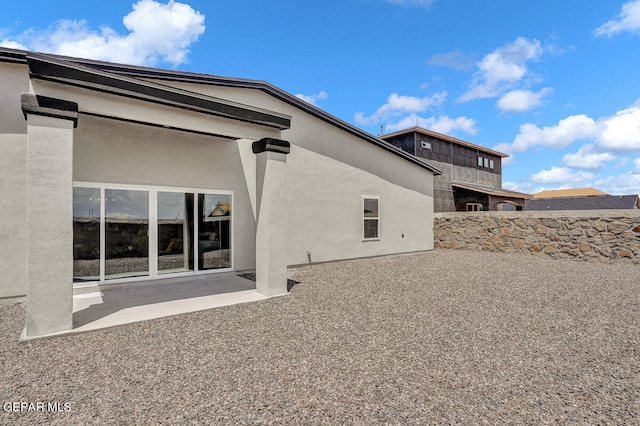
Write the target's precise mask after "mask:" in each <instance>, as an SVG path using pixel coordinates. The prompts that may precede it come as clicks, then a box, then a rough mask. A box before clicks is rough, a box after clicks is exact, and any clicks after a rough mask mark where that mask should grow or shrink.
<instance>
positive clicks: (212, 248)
mask: <svg viewBox="0 0 640 426" xmlns="http://www.w3.org/2000/svg"><path fill="white" fill-rule="evenodd" d="M198 207H199V208H198V249H199V250H198V254H199V255H198V269H200V270H206V269H217V268H230V267H231V196H230V195H220V194H198Z"/></svg>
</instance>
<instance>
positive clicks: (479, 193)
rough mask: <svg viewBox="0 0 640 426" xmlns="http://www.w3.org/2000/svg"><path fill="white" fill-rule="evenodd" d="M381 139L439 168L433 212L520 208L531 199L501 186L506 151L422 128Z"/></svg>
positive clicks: (434, 182) (436, 177)
mask: <svg viewBox="0 0 640 426" xmlns="http://www.w3.org/2000/svg"><path fill="white" fill-rule="evenodd" d="M381 139H383V140H385V141H387V142H389V143H391V144H393V145H395V146H397V147H398V148H400V149H402V150H404V151H406V152H408V153H410V154H411V155H415V156H416V157H418V158H423V159H425V160H427V161H428V163H429V164H432V165H433V166H435V167H436V168H438V169H439V170H442V174H441V175H439V176H435V177H434V180H433V185H434V197H435V211H436V212H450V211H478V210H522V209H523V207H524V201H525V200H526V199H528V198H530V196H529V195H527V194H522V193H520V192H514V191H509V190H506V189H503V188H502V159H503V158H505V157H507V156H508V155H507V154H503V153H501V152H498V151H494V150H492V149H489V148H485V147H483V146H480V145H475V144H472V143H469V142H466V141H463V140H460V139H456V138H452V137H450V136H447V135H443V134H441V133H437V132H433V131H431V130H426V129H423V128H421V127H414V128H411V129H406V130H402V131H399V132H395V133H390V134H387V135H383V136H381Z"/></svg>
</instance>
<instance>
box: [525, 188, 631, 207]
mask: <svg viewBox="0 0 640 426" xmlns="http://www.w3.org/2000/svg"><path fill="white" fill-rule="evenodd" d="M525 208H526V210H608V209H638V208H640V197H638V195H637V194H634V195H610V194H607V193H606V192H602V191H600V190H597V189H594V188H574V189H557V190H550V191H542V192H539V193H537V194H534V195H533V198H531V199H530V200H527V201H526V203H525Z"/></svg>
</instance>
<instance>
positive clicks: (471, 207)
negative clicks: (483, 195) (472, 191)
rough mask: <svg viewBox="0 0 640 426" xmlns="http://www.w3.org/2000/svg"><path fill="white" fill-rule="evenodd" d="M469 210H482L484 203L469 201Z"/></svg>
mask: <svg viewBox="0 0 640 426" xmlns="http://www.w3.org/2000/svg"><path fill="white" fill-rule="evenodd" d="M467 211H468V212H481V211H482V204H480V203H467Z"/></svg>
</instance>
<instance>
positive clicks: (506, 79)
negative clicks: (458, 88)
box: [458, 37, 544, 102]
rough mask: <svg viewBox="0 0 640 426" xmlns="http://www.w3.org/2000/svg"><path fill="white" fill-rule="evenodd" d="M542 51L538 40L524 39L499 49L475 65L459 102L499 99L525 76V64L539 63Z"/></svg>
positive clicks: (526, 70) (520, 38) (526, 71)
mask: <svg viewBox="0 0 640 426" xmlns="http://www.w3.org/2000/svg"><path fill="white" fill-rule="evenodd" d="M543 52H544V49H543V47H542V45H541V44H540V42H539V41H538V40H535V39H534V40H528V39H526V38H524V37H518V38H517V39H516V40H515V41H514V42H513V43H509V44H506V45H504V46H502V47H499V48H498V49H496V50H494V51H493V52H491V53H489V54H488V55H486V56H485V57H484V58H482V60H481V61H479V62H478V63H477V64H476V65H477V66H478V68H479V69H478V71H477V72H476V73H475V75H474V78H473V81H472V82H471V84H470V88H469V90H468V91H467V92H465V93H464V94H462V96H460V97H459V98H458V102H467V101H471V100H474V99H482V98H493V97H497V96H500V95H501V94H503V93H504V92H506V91H508V90H509V89H511V88H513V87H514V86H515V85H516V84H517V83H518V82H520V81H521V80H523V79H524V78H525V76H527V73H528V72H529V71H528V69H527V65H526V64H527V62H529V61H537V60H539V59H540V56H541V55H542V53H543Z"/></svg>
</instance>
